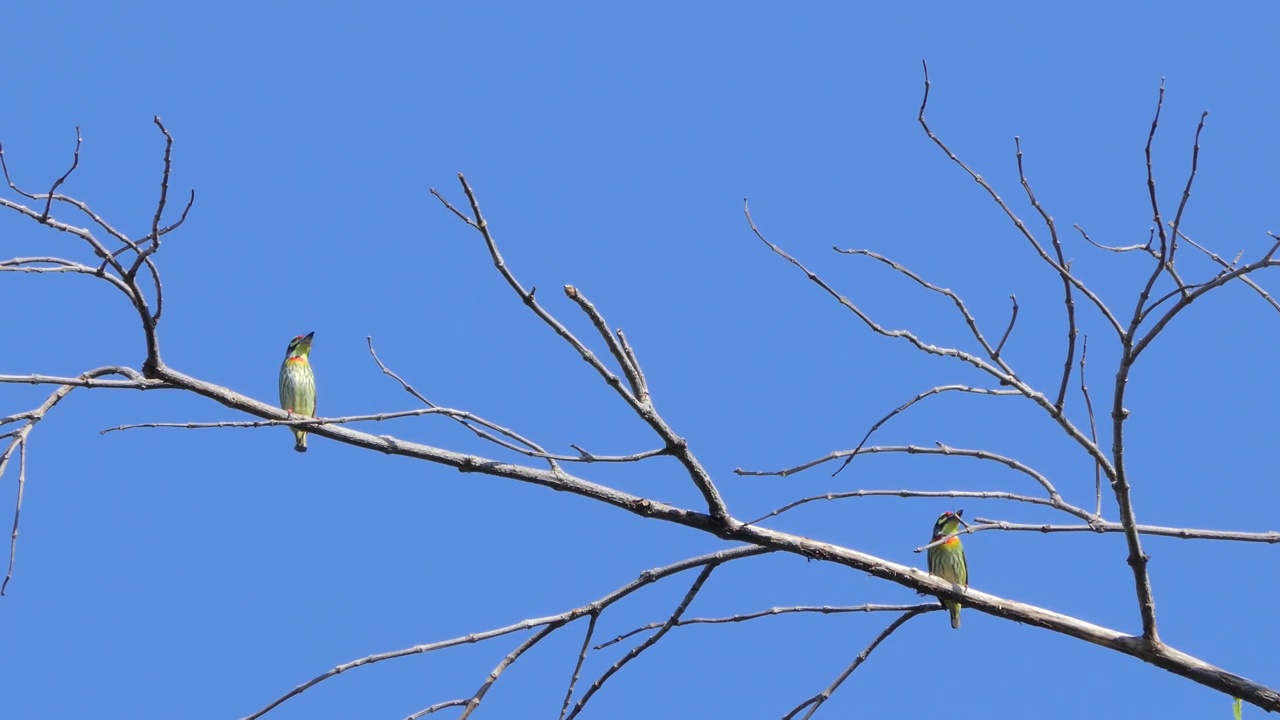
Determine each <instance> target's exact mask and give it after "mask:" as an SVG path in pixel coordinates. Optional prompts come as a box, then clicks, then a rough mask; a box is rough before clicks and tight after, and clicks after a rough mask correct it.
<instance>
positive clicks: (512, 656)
mask: <svg viewBox="0 0 1280 720" xmlns="http://www.w3.org/2000/svg"><path fill="white" fill-rule="evenodd" d="M563 626H564V623H563V622H561V623H548V624H547V625H546V626H545V627H543V628H542V629H541V630H539V631H538V632H537V633H535V634H534V635H533V636H532V637H530V638H529V639H527V640H525V641H524V642H522V643H520V645H519V646H518V647H516V649H515V650H512V651H511V652H509V653H507V656H506V657H504V658H502V661H501V662H499V663H498V666H497V667H495V668H494V669H493V671H492V672H490V673H489V677H487V678H485V680H484V682H483V683H482V684H481V685H480V689H479V690H476V692H475V694H474V695H472V696H471V699H469V700H467V706H466V708H464V709H463V711H462V713H461V714H459V715H458V720H467V718H469V717H471V713H473V712H475V709H476V708H478V707H480V703H481V701H483V700H484V696H485V694H486V693H488V692H489V688H491V687H493V684H494V683H495V682H497V681H498V678H499V677H500V676H501V675H502V671H504V670H506V669H507V668H509V667H511V663H514V662H515V661H516V660H518V659H520V656H521V655H523V654H524V653H525V652H526V651H528V650H529V649H530V648H532V647H533V646H534V645H537V644H538V643H539V642H541V641H542V640H543V638H545V637H546V636H548V635H550V634H551V633H553V632H555V631H556V630H559V629H560V628H561V627H563Z"/></svg>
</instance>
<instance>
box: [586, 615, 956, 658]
mask: <svg viewBox="0 0 1280 720" xmlns="http://www.w3.org/2000/svg"><path fill="white" fill-rule="evenodd" d="M941 609H942V606H941V605H939V604H938V603H928V604H927V605H876V604H867V605H851V606H833V605H794V606H791V607H773V608H769V609H768V610H759V611H757V612H752V613H743V614H741V615H730V616H728V617H715V618H681V619H680V620H679V621H678V622H677V623H676V624H675V627H682V626H685V625H723V624H728V623H740V622H747V621H749V620H756V619H759V618H763V617H776V616H778V615H790V614H795V613H801V614H810V613H814V614H821V615H843V614H846V613H875V612H903V611H905V610H920V611H921V612H930V611H933V610H941ZM666 623H667V621H664V622H654V623H649V624H648V625H641V626H640V627H638V628H635V629H634V630H628V631H627V632H624V633H622V634H621V635H619V636H617V637H615V638H614V639H612V640H609V641H606V642H602V643H600V644H599V645H596V646H595V647H594V648H592V649H593V650H601V649H604V648H607V647H609V646H610V645H614V644H616V643H619V642H622V641H623V640H626V639H627V638H629V637H632V636H633V635H638V634H640V633H642V632H647V631H649V630H656V629H658V628H660V627H662V626H664V625H666Z"/></svg>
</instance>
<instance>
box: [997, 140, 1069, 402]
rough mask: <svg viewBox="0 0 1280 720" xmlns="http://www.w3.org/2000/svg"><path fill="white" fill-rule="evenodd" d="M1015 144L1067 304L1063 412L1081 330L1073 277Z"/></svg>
mask: <svg viewBox="0 0 1280 720" xmlns="http://www.w3.org/2000/svg"><path fill="white" fill-rule="evenodd" d="M1013 146H1014V148H1015V149H1016V150H1017V159H1018V179H1019V180H1020V181H1021V182H1022V189H1023V190H1025V191H1026V192H1027V200H1029V201H1030V202H1031V207H1033V208H1035V209H1036V212H1038V213H1040V219H1042V220H1044V224H1045V227H1047V228H1049V240H1050V242H1051V243H1052V244H1053V253H1054V257H1055V258H1057V261H1058V262H1057V265H1056V267H1058V268H1063V270H1060V271H1059V273H1058V275H1059V276H1061V278H1062V296H1063V303H1064V304H1065V305H1066V306H1067V359H1066V360H1065V361H1064V362H1063V364H1062V382H1061V383H1060V384H1059V385H1058V399H1057V400H1055V401H1054V402H1053V406H1054V407H1055V408H1057V409H1058V412H1062V407H1063V404H1064V403H1065V402H1066V400H1067V383H1068V382H1070V381H1071V363H1072V360H1073V358H1074V357H1075V351H1076V334H1077V333H1078V332H1079V330H1078V329H1077V328H1076V304H1075V300H1074V299H1073V298H1072V297H1071V278H1070V276H1069V274H1068V272H1066V270H1067V269H1069V267H1070V266H1069V265H1068V264H1067V260H1066V257H1064V256H1063V254H1062V242H1061V241H1060V240H1059V239H1058V226H1057V225H1056V224H1055V223H1054V222H1053V217H1052V216H1051V215H1049V213H1048V212H1046V211H1045V209H1044V208H1043V207H1042V206H1041V205H1040V201H1039V200H1037V199H1036V194H1035V193H1034V192H1032V191H1031V182H1030V181H1029V180H1027V175H1026V173H1025V172H1023V169H1022V140H1021V139H1020V138H1018V137H1014V138H1013Z"/></svg>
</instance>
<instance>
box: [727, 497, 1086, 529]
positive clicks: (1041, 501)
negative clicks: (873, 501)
mask: <svg viewBox="0 0 1280 720" xmlns="http://www.w3.org/2000/svg"><path fill="white" fill-rule="evenodd" d="M860 497H899V498H944V497H945V498H976V499H979V500H1012V501H1015V502H1025V503H1031V504H1032V505H1044V506H1047V507H1051V508H1055V509H1057V510H1062V511H1063V512H1066V513H1070V514H1071V515H1074V516H1075V517H1078V518H1080V519H1081V520H1086V521H1091V520H1093V519H1094V517H1093V516H1090V515H1089V513H1087V512H1085V511H1084V510H1081V509H1080V508H1077V507H1075V506H1074V505H1068V504H1066V503H1064V502H1062V501H1061V500H1057V501H1055V500H1053V499H1051V498H1039V497H1034V496H1031V495H1019V494H1018V493H1011V492H1003V491H999V490H850V491H848V492H828V493H823V494H821V495H812V496H810V497H806V498H801V499H799V500H793V501H792V502H789V503H787V504H786V505H783V506H782V507H779V508H776V509H774V510H771V511H769V512H768V513H766V514H764V515H761V516H760V517H758V518H756V519H755V520H751V521H749V522H747V525H755V524H756V523H759V522H763V521H765V520H768V519H770V518H774V517H777V516H779V515H781V514H782V513H784V512H787V511H789V510H794V509H795V508H798V507H800V506H801V505H808V504H809V503H811V502H818V501H821V500H844V499H846V498H860Z"/></svg>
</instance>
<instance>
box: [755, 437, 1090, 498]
mask: <svg viewBox="0 0 1280 720" xmlns="http://www.w3.org/2000/svg"><path fill="white" fill-rule="evenodd" d="M852 452H853V451H839V452H833V453H831V454H830V455H827V456H826V457H822V458H818V459H817V460H811V461H809V462H807V463H804V464H803V465H798V466H796V467H793V468H787V469H785V470H743V469H742V468H738V469H736V470H734V472H735V473H737V474H738V475H746V476H752V477H769V476H778V477H786V476H787V475H793V474H795V473H797V472H800V471H801V470H807V469H809V468H811V467H814V466H815V465H821V464H822V463H825V462H830V461H831V460H838V459H840V458H842V457H846V456H847V455H849V454H850V453H852ZM857 453H858V454H859V455H874V454H877V453H906V454H908V455H947V456H953V457H967V458H974V459H976V460H989V461H991V462H996V463H1000V464H1001V465H1004V466H1005V467H1007V468H1009V469H1010V470H1016V471H1018V472H1020V473H1022V474H1024V475H1026V476H1027V477H1029V478H1031V479H1032V480H1035V481H1036V482H1037V483H1038V484H1039V485H1040V487H1042V488H1044V490H1045V492H1046V493H1048V495H1049V498H1050V499H1052V500H1054V501H1056V502H1059V503H1061V502H1062V497H1061V496H1060V495H1059V494H1058V491H1057V489H1055V488H1054V487H1053V483H1051V482H1049V478H1047V477H1045V476H1044V474H1042V473H1040V472H1039V471H1037V470H1035V469H1034V468H1032V467H1031V466H1029V465H1027V464H1025V463H1023V462H1021V461H1018V460H1015V459H1013V458H1011V457H1007V456H1005V455H1000V454H999V453H993V452H990V451H988V450H982V449H978V448H956V447H951V446H949V445H945V444H943V443H934V446H933V447H923V446H920V445H873V446H870V447H863V448H860V449H858V450H857ZM1063 504H1064V505H1065V503H1063Z"/></svg>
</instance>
